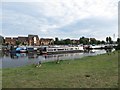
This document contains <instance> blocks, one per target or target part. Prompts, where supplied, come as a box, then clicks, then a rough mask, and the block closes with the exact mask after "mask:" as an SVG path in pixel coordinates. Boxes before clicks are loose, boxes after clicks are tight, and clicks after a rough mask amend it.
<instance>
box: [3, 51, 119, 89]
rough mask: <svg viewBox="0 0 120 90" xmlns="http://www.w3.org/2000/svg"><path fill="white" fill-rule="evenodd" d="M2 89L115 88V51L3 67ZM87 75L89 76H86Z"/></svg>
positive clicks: (116, 62)
mask: <svg viewBox="0 0 120 90" xmlns="http://www.w3.org/2000/svg"><path fill="white" fill-rule="evenodd" d="M2 73H3V75H2V81H3V82H2V87H3V88H116V87H118V52H115V54H114V53H111V55H107V54H103V55H97V56H89V57H84V58H81V59H77V60H66V61H60V63H59V64H56V63H55V62H47V63H43V64H42V66H41V67H39V68H37V67H34V65H29V66H25V67H19V68H8V69H3V72H2ZM86 75H88V76H89V77H87V76H86Z"/></svg>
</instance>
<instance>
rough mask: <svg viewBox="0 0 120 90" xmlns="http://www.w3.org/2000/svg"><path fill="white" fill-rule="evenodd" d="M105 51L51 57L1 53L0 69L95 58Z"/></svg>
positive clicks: (53, 55)
mask: <svg viewBox="0 0 120 90" xmlns="http://www.w3.org/2000/svg"><path fill="white" fill-rule="evenodd" d="M104 53H106V50H92V51H89V52H81V53H64V54H52V55H37V54H34V53H29V54H28V53H14V54H10V53H1V54H0V62H1V63H0V67H1V68H14V67H20V66H25V65H30V64H37V63H38V62H39V61H41V63H44V62H50V61H55V60H58V59H59V60H75V59H77V58H82V57H85V56H95V55H98V54H104Z"/></svg>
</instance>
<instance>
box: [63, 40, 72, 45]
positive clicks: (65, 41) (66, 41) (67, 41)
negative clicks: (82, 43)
mask: <svg viewBox="0 0 120 90" xmlns="http://www.w3.org/2000/svg"><path fill="white" fill-rule="evenodd" d="M64 43H65V44H66V45H68V44H72V41H71V40H70V39H65V40H64Z"/></svg>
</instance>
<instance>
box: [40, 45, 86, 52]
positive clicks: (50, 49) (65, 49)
mask: <svg viewBox="0 0 120 90" xmlns="http://www.w3.org/2000/svg"><path fill="white" fill-rule="evenodd" d="M81 51H84V49H83V46H59V47H46V49H45V51H42V52H43V53H45V52H46V53H63V52H81Z"/></svg>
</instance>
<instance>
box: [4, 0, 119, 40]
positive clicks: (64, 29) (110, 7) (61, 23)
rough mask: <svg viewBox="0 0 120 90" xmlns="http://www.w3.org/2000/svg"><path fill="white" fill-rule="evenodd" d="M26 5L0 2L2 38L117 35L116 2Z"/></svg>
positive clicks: (56, 0) (57, 0)
mask: <svg viewBox="0 0 120 90" xmlns="http://www.w3.org/2000/svg"><path fill="white" fill-rule="evenodd" d="M30 1H31V2H25V1H24V2H3V6H2V7H3V15H2V16H3V17H2V19H3V22H2V25H3V34H4V35H5V36H8V35H9V36H10V35H11V36H12V35H28V34H29V33H33V34H38V35H39V36H40V37H56V36H58V37H60V38H66V37H70V38H79V37H80V36H82V35H84V36H95V37H97V38H101V37H105V36H107V35H109V34H110V35H112V33H116V34H117V32H116V31H117V19H118V18H117V16H118V12H117V6H118V5H117V4H118V3H117V2H118V0H64V1H61V0H39V2H35V1H33V0H30ZM13 30H14V32H11V31H13ZM103 31H105V32H103ZM100 33H101V34H100ZM102 35H103V36H102Z"/></svg>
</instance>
